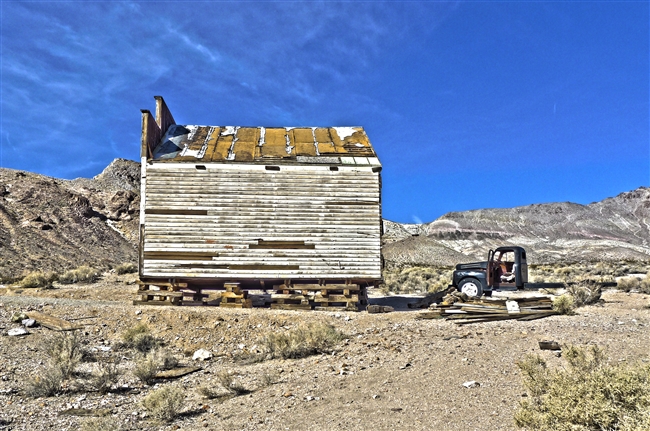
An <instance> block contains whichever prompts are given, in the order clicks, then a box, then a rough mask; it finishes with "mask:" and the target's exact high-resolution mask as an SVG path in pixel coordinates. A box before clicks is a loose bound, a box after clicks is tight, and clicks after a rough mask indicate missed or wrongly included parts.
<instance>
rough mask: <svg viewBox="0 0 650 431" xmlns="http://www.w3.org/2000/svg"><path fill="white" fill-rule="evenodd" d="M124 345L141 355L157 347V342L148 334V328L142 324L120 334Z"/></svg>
mask: <svg viewBox="0 0 650 431" xmlns="http://www.w3.org/2000/svg"><path fill="white" fill-rule="evenodd" d="M122 341H123V342H124V345H126V346H127V347H129V348H132V349H135V350H137V351H139V352H141V353H147V352H149V351H151V350H152V349H153V348H155V347H157V346H158V345H159V343H158V340H156V338H154V336H153V335H151V334H150V333H149V327H148V326H147V325H146V324H144V323H139V324H137V325H136V326H134V327H132V328H129V329H127V330H126V331H125V332H124V333H123V334H122Z"/></svg>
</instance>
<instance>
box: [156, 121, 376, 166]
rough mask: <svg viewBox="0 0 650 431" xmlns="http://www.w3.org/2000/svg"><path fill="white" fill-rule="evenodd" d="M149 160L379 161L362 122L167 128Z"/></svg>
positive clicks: (332, 162)
mask: <svg viewBox="0 0 650 431" xmlns="http://www.w3.org/2000/svg"><path fill="white" fill-rule="evenodd" d="M153 160H155V161H170V162H172V161H173V162H189V163H200V162H205V163H207V162H224V163H227V162H230V161H232V162H263V163H268V162H272V163H275V162H281V163H287V162H288V163H292V162H293V163H307V164H320V163H324V164H354V165H370V166H381V164H380V163H379V159H378V158H377V155H376V154H375V151H374V149H373V148H372V145H371V144H370V141H369V140H368V136H367V135H366V132H365V131H364V130H363V128H362V127H239V126H193V125H185V126H183V125H178V124H174V125H172V126H170V127H169V129H168V130H167V133H165V136H163V138H162V140H161V142H160V144H159V145H158V146H157V147H156V148H155V149H154V151H153Z"/></svg>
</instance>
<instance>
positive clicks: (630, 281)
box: [617, 277, 641, 292]
mask: <svg viewBox="0 0 650 431" xmlns="http://www.w3.org/2000/svg"><path fill="white" fill-rule="evenodd" d="M640 286H641V280H639V279H638V278H636V277H623V278H620V279H619V280H618V282H617V287H618V288H619V289H620V290H622V291H624V292H629V291H631V290H638V289H639V287H640Z"/></svg>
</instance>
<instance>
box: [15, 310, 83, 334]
mask: <svg viewBox="0 0 650 431" xmlns="http://www.w3.org/2000/svg"><path fill="white" fill-rule="evenodd" d="M25 314H26V315H27V317H29V318H30V319H34V320H36V322H37V323H38V324H39V325H41V326H44V327H46V328H48V329H52V330H53V331H74V330H75V329H81V328H83V326H81V325H76V324H74V323H70V322H68V321H67V320H63V319H60V318H58V317H54V316H50V315H49V314H45V313H39V312H38V311H28V312H27V313H25Z"/></svg>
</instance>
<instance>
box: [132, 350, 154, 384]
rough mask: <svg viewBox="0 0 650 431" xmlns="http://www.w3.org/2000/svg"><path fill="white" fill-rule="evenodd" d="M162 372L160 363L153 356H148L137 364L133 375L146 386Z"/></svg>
mask: <svg viewBox="0 0 650 431" xmlns="http://www.w3.org/2000/svg"><path fill="white" fill-rule="evenodd" d="M158 371H160V367H159V365H158V361H156V358H155V357H154V355H153V354H151V353H150V354H148V355H146V356H144V357H142V358H141V359H139V360H137V361H136V362H135V368H133V375H134V376H136V377H137V378H138V379H140V381H141V382H142V383H144V384H145V385H150V384H151V383H153V381H154V380H155V378H156V374H157V373H158Z"/></svg>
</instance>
